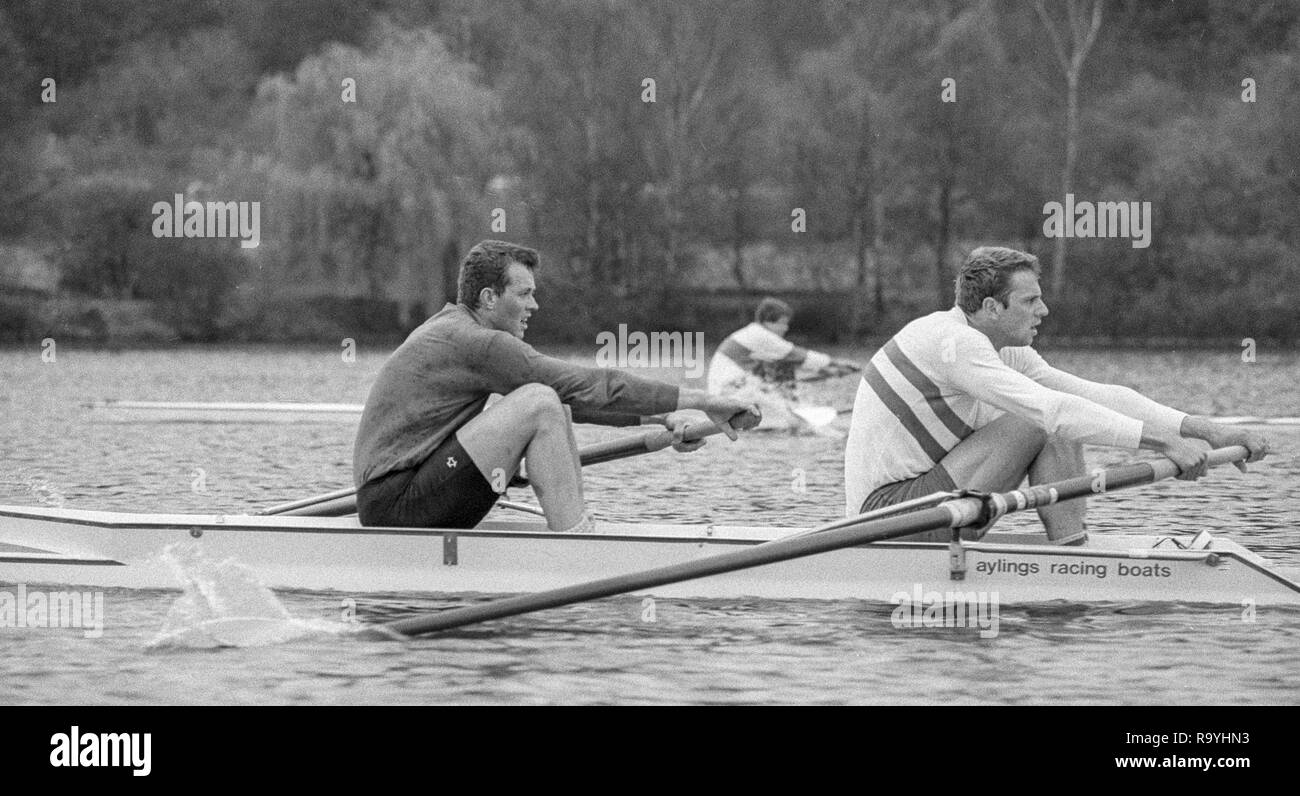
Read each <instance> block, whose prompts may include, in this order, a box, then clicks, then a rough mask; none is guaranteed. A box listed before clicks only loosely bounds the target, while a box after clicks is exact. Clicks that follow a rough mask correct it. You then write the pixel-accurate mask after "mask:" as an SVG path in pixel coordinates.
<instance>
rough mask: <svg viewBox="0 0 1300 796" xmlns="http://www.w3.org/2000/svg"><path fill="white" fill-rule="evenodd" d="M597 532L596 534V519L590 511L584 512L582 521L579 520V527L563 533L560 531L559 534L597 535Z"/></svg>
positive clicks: (576, 526)
mask: <svg viewBox="0 0 1300 796" xmlns="http://www.w3.org/2000/svg"><path fill="white" fill-rule="evenodd" d="M595 532H596V520H595V518H594V517H592V516H591V512H590V511H584V512H582V519H580V520H578V524H577V525H575V526H573V527H572V528H568V529H566V530H563V531H558V533H595Z"/></svg>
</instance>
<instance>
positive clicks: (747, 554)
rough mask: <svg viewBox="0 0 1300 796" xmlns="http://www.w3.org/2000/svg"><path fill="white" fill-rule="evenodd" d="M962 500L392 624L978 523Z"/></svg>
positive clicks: (408, 629) (414, 627)
mask: <svg viewBox="0 0 1300 796" xmlns="http://www.w3.org/2000/svg"><path fill="white" fill-rule="evenodd" d="M958 503H964V504H967V505H965V506H957V505H955V504H953V503H948V504H945V505H943V506H936V507H935V508H932V509H925V510H924V511H917V512H914V513H912V514H906V515H903V516H900V517H889V518H887V519H884V520H878V521H875V522H870V523H867V525H869V526H870V527H867V526H866V525H864V524H863V523H858V524H857V525H854V526H850V527H847V528H837V529H834V530H827V531H825V532H823V533H818V534H815V535H808V536H800V537H798V538H794V539H789V540H779V539H778V540H776V541H774V542H772V543H770V544H766V545H754V546H753V547H747V548H744V549H743V550H737V551H735V552H731V553H724V554H722V555H716V556H710V557H708V558H700V559H696V560H695V561H686V562H683V563H680V564H672V565H670V566H666V567H660V568H658V569H651V570H646V571H644V572H634V573H630V574H627V575H618V576H615V577H611V578H605V579H604V580H597V581H591V582H589V583H580V584H578V585H575V586H566V587H563V588H560V589H552V590H550V591H545V592H539V593H537V594H523V595H520V596H518V597H507V598H505V599H502V600H495V601H493V602H490V603H483V604H480V605H471V606H468V607H465V608H456V609H452V610H450V611H443V612H441V613H438V614H434V615H432V616H425V617H415V618H412V619H403V620H400V621H397V622H393V623H391V624H389V625H388V628H389V629H391V630H395V631H397V632H398V633H403V634H405V635H408V636H416V635H420V634H422V633H434V632H437V631H439V630H450V629H452V628H456V627H463V626H465V625H472V624H475V623H478V622H486V621H488V620H491V619H504V618H505V617H509V616H516V615H518V614H526V613H532V612H533V611H542V610H545V609H547V608H558V607H560V606H562V605H568V604H570V603H577V602H586V601H587V600H598V599H600V598H602V597H611V596H613V595H615V594H624V593H626V592H630V591H639V590H641V589H650V588H654V587H655V586H663V585H665V584H668V583H679V582H681V581H685V580H694V579H696V578H703V577H707V576H709V575H719V574H723V573H726V572H734V571H736V570H739V569H749V568H750V567H757V566H763V565H765V564H775V563H778V562H781V561H788V560H790V559H792V558H801V557H803V556H811V555H816V554H817V553H825V552H828V551H831V550H838V549H840V548H843V547H852V546H854V545H859V544H866V543H868V542H879V541H883V540H886V539H894V538H896V537H899V536H910V535H911V534H914V533H920V532H922V531H927V530H933V529H935V528H944V527H947V526H950V525H952V524H953V523H954V522H957V523H960V524H963V525H964V524H966V523H967V521H973V520H974V519H975V516H976V514H978V512H979V508H980V503H979V501H978V500H975V499H973V498H967V499H964V500H963V501H958Z"/></svg>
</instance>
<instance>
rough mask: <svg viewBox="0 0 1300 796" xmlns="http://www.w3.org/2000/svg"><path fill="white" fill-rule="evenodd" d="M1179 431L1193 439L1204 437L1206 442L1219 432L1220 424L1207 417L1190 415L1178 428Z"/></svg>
mask: <svg viewBox="0 0 1300 796" xmlns="http://www.w3.org/2000/svg"><path fill="white" fill-rule="evenodd" d="M1178 433H1179V434H1180V435H1182V436H1184V437H1189V438H1191V439H1203V440H1205V441H1206V442H1211V441H1212V440H1211V438H1212V437H1214V436H1215V435H1217V434H1218V433H1219V426H1218V424H1217V423H1215V422H1214V421H1213V420H1210V419H1209V418H1207V417H1197V416H1196V415H1188V416H1187V417H1185V418H1183V424H1182V426H1181V427H1180V428H1179V429H1178Z"/></svg>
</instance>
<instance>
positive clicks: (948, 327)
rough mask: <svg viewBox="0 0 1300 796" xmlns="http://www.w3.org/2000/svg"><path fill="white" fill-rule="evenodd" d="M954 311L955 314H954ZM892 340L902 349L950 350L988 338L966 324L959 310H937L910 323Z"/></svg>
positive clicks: (985, 340) (964, 317)
mask: <svg viewBox="0 0 1300 796" xmlns="http://www.w3.org/2000/svg"><path fill="white" fill-rule="evenodd" d="M954 310H955V312H954ZM893 340H894V341H895V342H896V343H897V344H898V345H900V346H901V347H904V348H910V349H917V348H931V347H933V348H936V349H938V348H943V347H948V348H951V347H952V346H953V345H955V344H962V343H966V344H976V345H978V344H980V343H981V342H987V341H988V338H987V337H985V336H984V335H982V334H980V333H979V332H977V331H976V330H975V329H972V328H971V326H970V324H968V323H966V316H965V315H964V314H962V313H961V310H960V309H956V308H954V309H953V310H939V311H937V312H932V313H930V314H929V315H922V316H921V317H919V318H916V319H915V320H912V321H910V322H909V323H908V324H907V325H906V326H904V327H903V328H902V329H900V330H899V331H898V334H896V335H894V338H893Z"/></svg>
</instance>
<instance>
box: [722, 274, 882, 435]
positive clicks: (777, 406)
mask: <svg viewBox="0 0 1300 796" xmlns="http://www.w3.org/2000/svg"><path fill="white" fill-rule="evenodd" d="M793 318H794V310H793V309H792V308H791V307H790V305H789V304H787V303H785V302H784V301H781V300H780V299H776V298H770V297H769V298H765V299H763V300H762V301H761V302H759V304H758V309H756V310H755V311H754V322H753V323H751V324H749V325H748V326H746V327H744V328H742V329H738V330H737V331H735V332H732V333H731V334H729V335H727V337H726V338H725V339H724V340H723V341H722V343H721V344H720V345H719V346H718V350H717V351H715V352H714V354H713V358H712V359H711V360H710V361H709V376H708V389H709V392H713V393H719V394H722V395H730V396H733V397H741V398H744V399H745V400H748V401H752V402H754V403H755V404H756V405H757V406H758V408H759V410H760V411H761V412H762V414H763V419H764V422H765V424H766V425H768V426H785V425H790V424H797V423H798V420H797V419H796V418H795V417H794V416H793V415H792V414H791V411H790V410H791V407H793V406H795V405H796V404H797V403H798V401H799V398H798V395H797V391H796V387H797V378H798V373H799V372H800V371H803V372H804V373H806V374H816V375H817V376H821V377H825V376H843V375H845V374H848V373H854V372H856V371H860V370H862V366H861V365H859V364H858V363H856V362H851V361H849V360H846V359H835V358H833V357H831V356H830V355H828V354H823V353H822V352H820V351H813V350H812V349H808V348H803V347H802V346H797V345H795V344H794V343H792V342H790V341H789V340H787V339H785V335H786V333H787V332H789V331H790V321H791V320H793Z"/></svg>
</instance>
